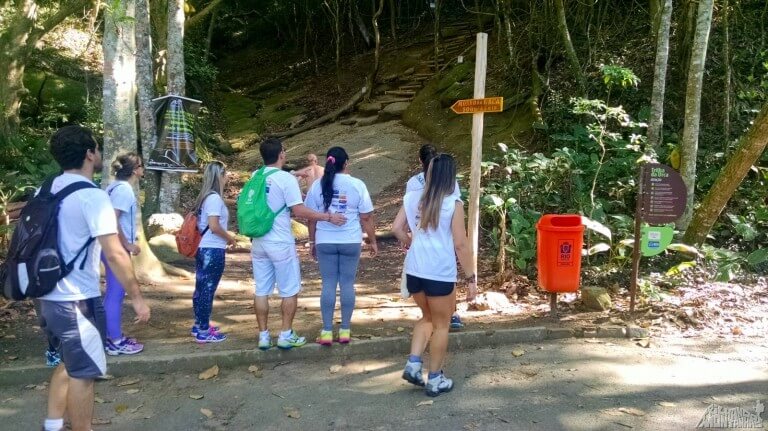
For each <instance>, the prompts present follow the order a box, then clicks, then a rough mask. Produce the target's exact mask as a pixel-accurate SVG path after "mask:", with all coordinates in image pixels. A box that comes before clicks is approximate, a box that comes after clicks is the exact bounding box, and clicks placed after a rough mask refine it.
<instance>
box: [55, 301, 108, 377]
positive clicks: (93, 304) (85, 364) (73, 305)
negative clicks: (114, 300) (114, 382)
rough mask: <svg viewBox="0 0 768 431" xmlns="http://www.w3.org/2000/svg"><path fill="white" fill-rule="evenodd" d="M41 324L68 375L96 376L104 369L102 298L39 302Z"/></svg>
mask: <svg viewBox="0 0 768 431" xmlns="http://www.w3.org/2000/svg"><path fill="white" fill-rule="evenodd" d="M40 327H41V328H42V330H43V332H44V333H45V335H46V336H47V337H48V341H49V342H50V343H51V345H52V346H53V347H54V348H55V349H56V350H57V351H58V352H59V353H60V354H61V362H62V363H64V367H65V368H66V369H67V374H69V376H70V377H74V378H78V379H95V378H97V377H100V376H103V375H104V374H106V372H107V358H106V356H105V354H104V334H105V333H106V330H105V329H106V320H105V318H104V307H103V306H102V304H101V298H90V299H84V300H82V301H71V302H56V301H45V300H41V301H40Z"/></svg>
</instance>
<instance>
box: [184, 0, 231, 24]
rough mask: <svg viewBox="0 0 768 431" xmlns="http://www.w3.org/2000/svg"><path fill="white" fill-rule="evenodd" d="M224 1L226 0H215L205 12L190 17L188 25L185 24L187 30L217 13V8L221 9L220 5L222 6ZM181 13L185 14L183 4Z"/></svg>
mask: <svg viewBox="0 0 768 431" xmlns="http://www.w3.org/2000/svg"><path fill="white" fill-rule="evenodd" d="M222 1H224V0H213V1H212V2H210V3H208V6H206V7H204V8H203V10H201V11H200V12H198V13H196V14H194V15H192V16H191V17H189V19H188V20H187V21H186V23H184V25H185V26H186V27H187V28H190V27H194V26H196V25H198V24H200V23H202V22H203V21H204V20H205V17H206V16H208V15H209V14H212V13H213V12H215V11H216V8H218V7H219V4H221V2H222ZM181 11H182V12H184V4H183V3H182V5H181Z"/></svg>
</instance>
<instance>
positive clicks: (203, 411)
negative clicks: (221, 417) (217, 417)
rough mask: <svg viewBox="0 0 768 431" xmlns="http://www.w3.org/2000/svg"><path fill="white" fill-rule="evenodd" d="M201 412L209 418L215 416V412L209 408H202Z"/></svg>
mask: <svg viewBox="0 0 768 431" xmlns="http://www.w3.org/2000/svg"><path fill="white" fill-rule="evenodd" d="M200 413H202V414H203V416H205V417H207V418H208V419H210V418H212V417H213V412H212V411H210V410H208V409H200Z"/></svg>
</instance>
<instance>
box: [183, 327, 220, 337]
mask: <svg viewBox="0 0 768 431" xmlns="http://www.w3.org/2000/svg"><path fill="white" fill-rule="evenodd" d="M208 329H209V330H210V329H213V330H214V331H216V332H219V330H220V328H219V327H218V326H209V327H208ZM198 332H200V327H199V326H197V325H193V326H192V329H190V330H189V335H191V336H193V337H196V336H197V333H198Z"/></svg>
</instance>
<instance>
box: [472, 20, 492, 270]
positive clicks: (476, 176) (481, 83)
mask: <svg viewBox="0 0 768 431" xmlns="http://www.w3.org/2000/svg"><path fill="white" fill-rule="evenodd" d="M487 62H488V34H487V33H478V34H477V53H476V55H475V96H474V98H475V99H483V98H485V71H486V67H487ZM482 161H483V113H482V112H478V113H475V114H472V166H471V169H472V172H471V176H470V181H469V227H468V235H469V244H470V246H471V247H472V272H473V273H474V274H477V250H478V248H477V241H478V234H479V225H480V164H481V163H482Z"/></svg>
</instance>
